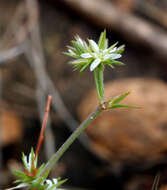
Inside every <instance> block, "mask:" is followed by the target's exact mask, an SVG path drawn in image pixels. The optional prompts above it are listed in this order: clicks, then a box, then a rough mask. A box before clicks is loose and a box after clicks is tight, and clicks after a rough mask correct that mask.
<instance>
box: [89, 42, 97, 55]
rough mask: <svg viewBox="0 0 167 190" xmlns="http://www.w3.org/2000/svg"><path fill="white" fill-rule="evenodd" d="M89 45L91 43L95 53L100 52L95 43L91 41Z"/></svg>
mask: <svg viewBox="0 0 167 190" xmlns="http://www.w3.org/2000/svg"><path fill="white" fill-rule="evenodd" d="M89 43H90V45H91V47H92V49H93V51H95V52H99V46H98V45H97V44H96V42H95V41H93V40H89Z"/></svg>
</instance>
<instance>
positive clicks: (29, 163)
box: [28, 153, 32, 170]
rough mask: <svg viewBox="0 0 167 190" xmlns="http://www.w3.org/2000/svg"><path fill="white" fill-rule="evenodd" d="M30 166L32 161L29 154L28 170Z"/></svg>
mask: <svg viewBox="0 0 167 190" xmlns="http://www.w3.org/2000/svg"><path fill="white" fill-rule="evenodd" d="M31 164H32V160H31V153H30V154H29V158H28V169H29V170H30V169H31Z"/></svg>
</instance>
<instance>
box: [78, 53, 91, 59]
mask: <svg viewBox="0 0 167 190" xmlns="http://www.w3.org/2000/svg"><path fill="white" fill-rule="evenodd" d="M81 57H82V58H91V57H92V56H91V55H90V53H82V54H81Z"/></svg>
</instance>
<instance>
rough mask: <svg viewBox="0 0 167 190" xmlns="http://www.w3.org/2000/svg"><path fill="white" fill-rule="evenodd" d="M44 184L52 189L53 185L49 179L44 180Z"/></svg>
mask: <svg viewBox="0 0 167 190" xmlns="http://www.w3.org/2000/svg"><path fill="white" fill-rule="evenodd" d="M46 184H47V185H48V187H49V188H50V187H52V185H53V183H52V181H51V180H49V179H47V180H46Z"/></svg>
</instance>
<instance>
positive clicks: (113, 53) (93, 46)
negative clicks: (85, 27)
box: [65, 30, 124, 73]
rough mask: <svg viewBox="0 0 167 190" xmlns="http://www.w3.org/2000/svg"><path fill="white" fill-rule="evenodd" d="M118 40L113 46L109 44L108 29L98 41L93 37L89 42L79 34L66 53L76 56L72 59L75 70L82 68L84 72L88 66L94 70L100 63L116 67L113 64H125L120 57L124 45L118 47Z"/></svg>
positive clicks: (71, 62)
mask: <svg viewBox="0 0 167 190" xmlns="http://www.w3.org/2000/svg"><path fill="white" fill-rule="evenodd" d="M117 44H118V42H116V43H115V44H113V45H112V46H110V47H109V46H108V39H107V38H106V31H105V30H104V32H102V33H101V35H100V38H99V41H98V43H96V42H95V41H94V40H92V39H88V43H87V42H86V41H84V40H82V39H81V38H80V37H79V36H76V37H75V41H72V46H68V52H65V54H66V55H68V56H71V57H73V58H75V59H76V60H74V61H70V64H72V65H73V66H74V70H80V72H81V73H82V72H83V71H85V69H86V68H87V67H90V71H94V70H95V69H96V68H97V67H98V66H99V65H100V64H101V65H102V66H103V67H105V66H106V65H108V66H110V67H112V68H114V66H113V65H119V66H121V65H124V64H123V63H122V62H120V61H115V60H116V59H119V58H120V57H121V56H122V55H121V53H122V52H123V51H124V45H122V46H120V47H118V48H117V47H116V45H117Z"/></svg>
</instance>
